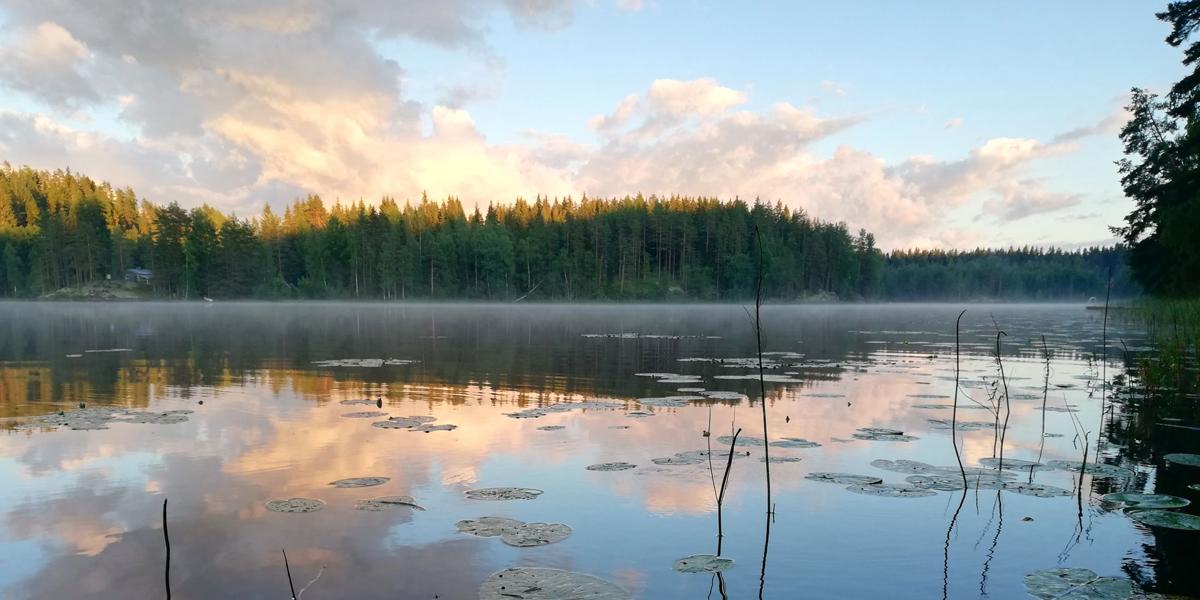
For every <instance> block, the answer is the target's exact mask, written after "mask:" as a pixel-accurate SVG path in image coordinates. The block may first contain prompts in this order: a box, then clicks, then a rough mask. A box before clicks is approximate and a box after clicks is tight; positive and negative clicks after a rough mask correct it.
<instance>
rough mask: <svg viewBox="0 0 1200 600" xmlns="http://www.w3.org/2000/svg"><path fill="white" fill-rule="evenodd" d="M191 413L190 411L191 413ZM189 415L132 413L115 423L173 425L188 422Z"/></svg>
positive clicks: (126, 414) (117, 419)
mask: <svg viewBox="0 0 1200 600" xmlns="http://www.w3.org/2000/svg"><path fill="white" fill-rule="evenodd" d="M189 412H190V411H189ZM186 415H187V413H177V412H170V413H167V412H161V413H156V412H141V411H131V412H128V413H125V414H124V415H122V416H121V417H120V418H115V419H113V421H117V422H120V423H144V424H150V425H173V424H175V423H183V422H185V421H187V420H188V418H187V416H186Z"/></svg>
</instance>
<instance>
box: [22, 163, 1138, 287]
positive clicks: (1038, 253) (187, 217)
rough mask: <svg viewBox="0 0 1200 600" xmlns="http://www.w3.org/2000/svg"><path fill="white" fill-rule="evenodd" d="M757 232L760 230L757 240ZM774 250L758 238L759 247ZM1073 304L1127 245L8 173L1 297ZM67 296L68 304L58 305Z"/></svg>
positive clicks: (692, 209)
mask: <svg viewBox="0 0 1200 600" xmlns="http://www.w3.org/2000/svg"><path fill="white" fill-rule="evenodd" d="M756 232H757V233H756ZM760 243H761V244H760ZM760 248H761V264H762V273H763V278H762V279H763V294H764V296H766V297H767V298H771V299H775V300H785V301H787V300H937V299H1069V300H1075V301H1082V300H1084V299H1086V298H1087V297H1089V296H1099V295H1103V289H1104V282H1105V279H1106V278H1107V277H1108V273H1109V271H1110V270H1113V269H1115V272H1114V281H1116V282H1117V285H1115V286H1114V291H1115V293H1117V294H1118V295H1132V294H1134V293H1136V287H1135V286H1134V285H1133V284H1132V283H1130V282H1129V278H1128V275H1127V273H1126V272H1125V271H1126V270H1125V269H1124V268H1123V265H1124V259H1123V257H1124V251H1123V250H1121V249H1120V248H1108V249H1103V248H1094V249H1087V250H1081V251H1071V252H1067V251H1061V250H1040V249H1032V248H1025V249H1009V250H977V251H973V252H965V253H958V252H943V251H905V252H894V253H891V254H885V253H883V252H882V251H881V250H880V249H878V248H877V247H876V245H875V239H874V236H872V235H871V234H870V233H868V232H866V231H864V230H859V231H858V232H857V233H853V232H852V231H851V230H850V229H849V228H848V227H847V226H846V225H845V224H841V223H837V224H835V223H827V222H823V221H820V220H818V219H815V218H813V217H811V216H809V215H808V214H806V213H805V212H803V211H798V210H793V209H789V208H787V207H785V206H783V205H782V204H774V205H769V204H765V203H758V202H755V203H746V202H744V201H741V200H733V201H721V200H718V199H713V198H688V197H670V198H657V197H653V196H651V197H649V198H646V197H642V196H641V195H638V196H634V197H624V198H618V199H595V198H586V197H585V198H582V199H580V200H578V201H574V200H571V199H563V200H559V199H554V200H551V199H547V198H538V199H535V200H534V201H532V202H529V201H524V200H520V199H518V200H517V201H515V202H514V203H511V204H493V205H490V206H489V207H488V208H487V210H486V212H481V211H480V210H478V209H476V210H474V211H472V212H470V213H468V212H466V211H465V210H464V208H463V205H462V203H461V202H460V201H458V200H457V199H455V198H448V199H446V200H444V201H441V202H435V201H431V200H429V199H428V198H422V199H421V200H420V201H419V202H413V203H410V202H398V201H397V200H395V199H393V198H384V199H383V200H382V201H381V202H380V203H379V205H378V206H370V205H367V204H365V203H362V202H359V203H353V204H341V203H335V204H333V205H332V206H326V204H325V203H324V202H323V201H322V200H321V198H319V197H317V196H308V197H307V198H301V199H297V200H295V201H294V202H293V203H292V204H291V205H290V206H288V207H287V208H286V210H285V211H284V212H283V214H282V215H280V214H277V213H276V212H274V211H272V209H271V208H270V206H269V205H266V206H264V208H263V210H262V212H261V214H259V215H256V216H254V217H252V218H238V217H236V216H232V215H225V214H222V213H221V212H220V211H217V210H215V209H213V208H211V207H208V206H201V207H198V208H193V209H190V210H187V209H184V208H182V207H180V206H178V205H177V204H174V203H171V204H166V205H157V204H152V203H151V202H148V201H146V200H142V199H139V198H138V196H137V195H136V193H135V192H134V191H133V190H132V189H129V188H115V187H113V186H111V185H109V184H108V183H97V182H96V181H94V180H92V179H90V178H88V177H86V176H83V175H79V174H75V173H72V172H70V171H64V170H59V171H53V172H50V171H40V170H34V169H30V168H27V167H12V166H10V165H8V164H7V163H5V164H4V165H3V167H0V296H3V297H10V298H37V297H43V296H47V295H51V296H52V297H53V296H55V295H56V294H55V293H56V292H59V291H61V290H78V289H84V288H87V287H89V286H95V285H106V284H107V282H109V281H110V280H115V281H122V280H123V279H124V278H125V274H126V272H127V271H128V270H130V269H135V268H138V269H149V270H150V271H151V272H152V278H151V279H150V282H149V283H148V284H146V286H145V292H146V296H147V297H156V298H163V299H200V298H213V299H242V298H262V299H303V298H338V299H383V300H400V299H486V300H497V301H501V300H503V301H509V300H516V299H523V298H528V299H530V300H581V301H582V300H672V299H676V300H711V301H715V300H743V299H746V298H750V297H753V295H754V293H755V289H756V284H757V279H758V268H759V267H758V265H759V256H760ZM57 296H59V297H61V296H62V295H61V294H57Z"/></svg>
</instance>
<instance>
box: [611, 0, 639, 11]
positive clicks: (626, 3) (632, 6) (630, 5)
mask: <svg viewBox="0 0 1200 600" xmlns="http://www.w3.org/2000/svg"><path fill="white" fill-rule="evenodd" d="M645 7H646V2H645V0H617V8H619V9H621V10H625V11H629V12H638V11H640V10H642V9H643V8H645Z"/></svg>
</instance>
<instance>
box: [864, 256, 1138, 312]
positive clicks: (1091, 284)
mask: <svg viewBox="0 0 1200 600" xmlns="http://www.w3.org/2000/svg"><path fill="white" fill-rule="evenodd" d="M1110 272H1111V273H1112V296H1113V297H1114V298H1128V297H1131V296H1136V295H1138V294H1140V287H1139V286H1138V284H1137V283H1136V282H1135V281H1134V280H1133V275H1132V272H1131V271H1130V268H1129V265H1128V252H1127V251H1126V249H1125V248H1124V247H1122V246H1115V247H1107V248H1100V247H1096V248H1084V249H1080V250H1072V251H1067V250H1059V249H1043V248H1032V247H1026V248H1009V249H1005V250H986V249H978V250H970V251H957V250H906V251H896V252H892V253H889V254H888V255H887V259H886V266H885V268H884V272H883V273H884V274H883V296H884V297H885V298H887V299H889V300H901V301H904V300H913V301H917V300H963V299H975V300H983V299H994V300H1076V301H1078V300H1085V299H1087V298H1089V297H1093V296H1094V297H1097V298H1099V299H1101V300H1102V299H1103V298H1104V295H1105V284H1106V282H1107V280H1108V277H1109V273H1110Z"/></svg>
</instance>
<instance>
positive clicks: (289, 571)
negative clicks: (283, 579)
mask: <svg viewBox="0 0 1200 600" xmlns="http://www.w3.org/2000/svg"><path fill="white" fill-rule="evenodd" d="M280 552H283V568H284V569H286V570H287V577H288V589H290V590H291V591H292V600H296V585H295V584H294V583H292V566H291V565H289V564H288V559H287V550H284V549H282V548H280Z"/></svg>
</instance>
